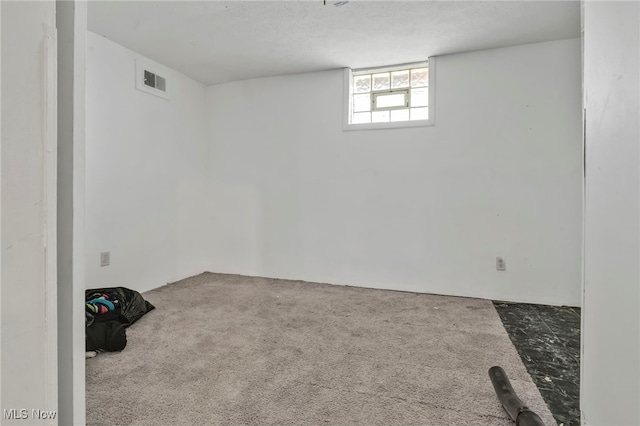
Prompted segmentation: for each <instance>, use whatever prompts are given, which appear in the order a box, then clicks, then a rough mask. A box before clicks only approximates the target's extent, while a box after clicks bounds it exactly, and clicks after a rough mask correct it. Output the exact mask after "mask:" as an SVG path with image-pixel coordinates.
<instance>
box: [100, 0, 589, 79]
mask: <svg viewBox="0 0 640 426" xmlns="http://www.w3.org/2000/svg"><path fill="white" fill-rule="evenodd" d="M335 3H336V0H327V2H326V5H324V3H323V1H322V0H312V1H310V0H307V1H176V2H169V1H90V2H89V7H88V9H89V18H88V19H89V30H90V31H93V32H95V33H97V34H100V35H103V36H105V37H107V38H109V39H111V40H113V41H115V42H116V43H119V44H121V45H123V46H125V47H128V48H129V49H132V50H134V51H136V52H138V53H140V54H142V55H145V56H147V57H149V58H151V59H153V60H155V61H157V62H159V63H161V64H164V65H166V66H169V67H171V68H173V69H175V70H178V71H180V72H182V73H184V74H186V75H188V76H190V77H192V78H193V79H195V80H198V81H200V82H202V83H204V84H206V85H212V84H219V83H225V82H230V81H237V80H245V79H250V78H256V77H266V76H272V75H283V74H294V73H301V72H309V71H319V70H326V69H332V68H342V67H351V68H354V69H357V68H366V67H374V66H383V65H393V64H402V63H409V62H417V61H421V60H424V59H425V58H427V57H429V56H435V55H443V54H449V53H457V52H465V51H471V50H480V49H489V48H495V47H505V46H513V45H518V44H526V43H535V42H543V41H551V40H560V39H566V38H572V37H579V36H580V3H579V1H410V2H404V1H353V0H352V1H350V2H349V3H347V4H346V5H344V6H336V5H335Z"/></svg>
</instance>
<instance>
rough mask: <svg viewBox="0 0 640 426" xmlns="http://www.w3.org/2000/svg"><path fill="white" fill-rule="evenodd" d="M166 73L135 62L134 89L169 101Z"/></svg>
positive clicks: (140, 61) (142, 62)
mask: <svg viewBox="0 0 640 426" xmlns="http://www.w3.org/2000/svg"><path fill="white" fill-rule="evenodd" d="M167 74H168V73H167V71H166V70H165V69H163V68H161V67H159V66H155V65H151V64H150V63H147V62H144V61H142V60H136V89H138V90H141V91H143V92H147V93H149V94H152V95H156V96H159V97H161V98H164V99H169V93H168V91H167V79H166V78H165V77H163V75H165V76H166V75H167Z"/></svg>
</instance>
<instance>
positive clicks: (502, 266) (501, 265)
mask: <svg viewBox="0 0 640 426" xmlns="http://www.w3.org/2000/svg"><path fill="white" fill-rule="evenodd" d="M506 270H507V264H506V263H505V261H504V259H503V258H501V257H496V271H506Z"/></svg>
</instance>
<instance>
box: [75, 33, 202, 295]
mask: <svg viewBox="0 0 640 426" xmlns="http://www.w3.org/2000/svg"><path fill="white" fill-rule="evenodd" d="M87 44H88V52H87V116H86V123H87V140H86V236H87V238H86V268H87V280H86V282H87V287H88V288H96V287H101V286H126V287H129V288H132V289H134V290H138V291H145V290H148V289H151V288H154V287H158V286H160V285H163V284H165V283H167V282H172V281H175V280H178V279H181V278H185V277H186V276H189V275H194V274H198V273H201V272H202V271H205V270H207V269H208V267H207V266H208V263H207V262H208V259H207V249H206V243H208V241H207V239H206V237H205V236H206V233H205V232H204V231H203V226H204V219H205V217H206V215H205V214H204V210H203V206H204V200H205V199H206V197H204V196H203V194H204V193H205V189H206V186H205V183H206V170H207V167H208V164H207V160H208V147H207V139H206V136H205V133H206V113H205V108H206V92H205V87H204V86H203V85H201V84H199V83H196V82H195V81H193V80H191V79H189V78H187V77H185V76H183V75H181V74H179V73H177V72H174V71H171V70H167V86H168V88H169V90H171V100H165V99H162V98H159V97H156V96H153V95H150V94H147V93H145V92H142V91H139V90H136V89H135V81H134V75H135V59H136V58H139V57H140V56H139V55H138V54H136V53H134V52H132V51H130V50H128V49H125V48H124V47H122V46H120V45H117V44H115V43H113V42H111V41H109V40H107V39H105V38H103V37H100V36H98V35H96V34H93V33H89V34H88V40H87ZM103 251H110V252H111V265H110V266H108V267H100V253H101V252H103Z"/></svg>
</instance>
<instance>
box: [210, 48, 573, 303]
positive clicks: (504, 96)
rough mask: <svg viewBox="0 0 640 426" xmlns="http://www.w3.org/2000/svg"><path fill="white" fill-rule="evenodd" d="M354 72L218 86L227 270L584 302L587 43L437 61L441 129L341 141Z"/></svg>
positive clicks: (214, 106) (213, 123)
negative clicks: (347, 78) (501, 263)
mask: <svg viewBox="0 0 640 426" xmlns="http://www.w3.org/2000/svg"><path fill="white" fill-rule="evenodd" d="M342 79H343V73H342V71H328V72H319V73H311V74H302V75H294V76H284V77H275V78H263V79H256V80H249V81H242V82H237V83H230V84H225V85H219V86H213V87H211V88H209V91H208V101H209V110H208V112H209V125H210V131H209V135H210V142H211V168H212V170H211V188H210V194H211V203H212V213H211V217H210V218H209V220H208V223H209V225H210V226H211V228H212V231H213V235H212V240H211V244H212V265H211V266H212V268H213V270H214V271H219V272H229V273H239V274H248V275H259V276H268V277H280V278H292V279H304V280H311V281H320V282H329V283H336V284H349V285H362V286H367V287H377V288H389V289H398V290H408V291H416V292H433V293H443V294H452V295H464V296H476V297H485V298H494V299H507V300H515V301H528V302H540V303H550V304H568V305H579V304H580V270H581V258H580V253H581V228H582V225H581V82H580V41H579V40H578V39H573V40H566V41H559V42H551V43H543V44H534V45H526V46H519V47H512V48H506V49H496V50H489V51H481V52H474V53H466V54H457V55H450V56H443V57H440V58H438V63H437V82H436V89H437V90H436V97H437V103H436V108H437V113H436V126H435V127H433V128H414V129H400V130H375V131H353V132H343V130H342V113H343V112H342V103H343V100H342V96H343V87H342V86H343V85H342ZM496 256H503V257H504V258H505V260H506V263H507V272H497V271H496V270H495V258H496Z"/></svg>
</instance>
